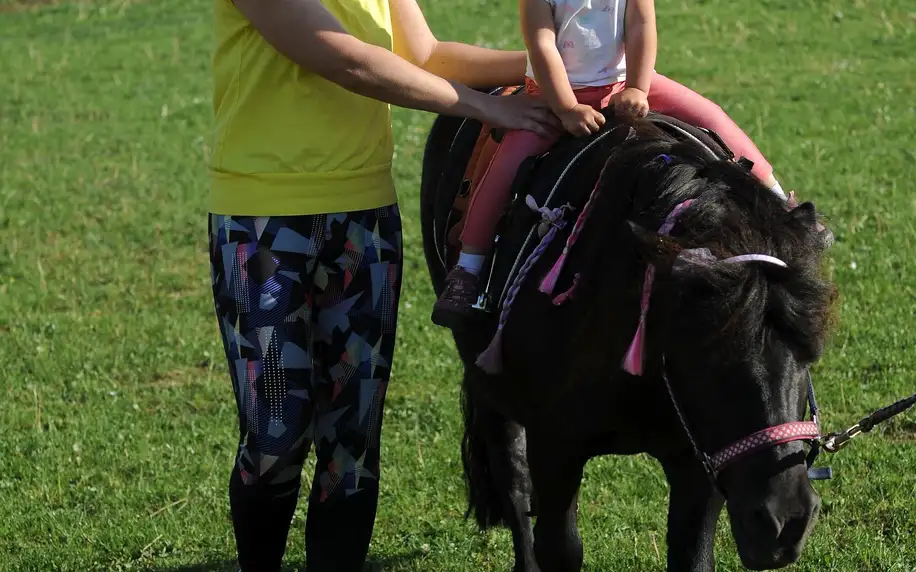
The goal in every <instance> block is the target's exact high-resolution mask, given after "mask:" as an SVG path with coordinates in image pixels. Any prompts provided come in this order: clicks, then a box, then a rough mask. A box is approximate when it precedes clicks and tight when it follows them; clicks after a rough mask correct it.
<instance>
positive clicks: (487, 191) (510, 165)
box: [432, 131, 556, 329]
mask: <svg viewBox="0 0 916 572" xmlns="http://www.w3.org/2000/svg"><path fill="white" fill-rule="evenodd" d="M555 140H556V139H555V138H553V137H551V138H546V139H544V138H541V137H539V136H538V135H536V134H534V133H532V132H530V131H509V132H508V133H506V134H505V136H504V137H503V140H502V142H501V143H500V145H499V147H498V148H497V149H496V152H495V153H494V154H493V159H492V161H490V164H489V166H488V167H487V170H486V172H484V174H483V177H481V179H480V183H479V186H478V188H477V192H476V193H475V194H474V197H473V198H472V199H471V203H470V204H469V205H468V210H467V212H466V213H465V217H466V220H465V224H464V231H463V232H462V233H461V246H462V248H461V254H460V255H459V258H458V264H457V265H456V266H455V268H453V269H452V270H451V271H450V272H449V273H448V276H446V279H445V289H444V291H443V292H442V294H441V295H440V296H439V298H438V299H437V300H436V303H435V305H434V306H433V314H432V321H433V323H435V324H437V325H439V326H444V327H448V328H452V329H454V328H457V327H460V326H461V324H462V323H463V322H464V320H465V319H466V318H467V317H468V314H469V313H470V312H471V306H472V305H473V304H474V302H475V301H476V300H477V276H478V275H479V274H480V271H481V269H482V268H483V262H484V259H485V258H486V254H487V253H488V252H489V250H490V246H491V245H492V243H493V238H494V236H495V234H496V223H497V221H498V220H499V216H500V214H501V213H502V211H503V209H505V207H506V203H508V202H509V191H510V189H511V187H512V181H513V180H514V179H515V174H516V172H517V171H518V168H519V166H520V165H521V164H522V161H524V160H525V158H526V157H529V156H531V155H537V154H540V153H543V152H544V151H546V150H547V149H549V148H550V146H551V145H552V144H553V142H554V141H555Z"/></svg>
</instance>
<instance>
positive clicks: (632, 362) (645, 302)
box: [623, 199, 789, 375]
mask: <svg viewBox="0 0 916 572" xmlns="http://www.w3.org/2000/svg"><path fill="white" fill-rule="evenodd" d="M691 204H693V199H688V200H686V201H684V202H682V203H678V204H677V206H675V207H674V208H673V209H672V210H671V212H670V213H668V216H667V217H665V222H664V223H663V224H662V226H661V228H659V229H658V234H660V235H663V236H667V235H668V234H669V233H670V232H671V229H672V228H674V225H675V223H676V222H677V219H678V217H679V216H680V215H681V213H682V212H684V210H685V209H686V208H687V207H689V206H690V205H691ZM684 254H693V255H695V256H692V258H693V257H698V258H701V259H712V260H715V257H714V256H712V254H711V253H710V252H709V251H708V250H706V249H696V250H692V251H684ZM723 262H728V263H744V262H765V263H767V264H774V265H776V266H781V267H782V268H788V267H789V265H788V264H786V263H785V262H784V261H782V260H780V259H778V258H776V257H775V256H769V255H767V254H741V255H738V256H732V257H730V258H726V259H725V260H723ZM654 281H655V265H653V264H649V265H648V267H646V275H645V278H644V280H643V289H642V300H641V302H640V312H639V325H638V326H637V327H636V333H635V334H634V335H633V341H631V342H630V347H629V348H627V353H626V355H625V356H624V358H623V369H624V370H625V371H626V372H627V373H629V374H631V375H642V372H643V353H644V351H645V345H646V343H645V339H646V315H647V314H648V313H649V298H650V297H651V295H652V283H653V282H654Z"/></svg>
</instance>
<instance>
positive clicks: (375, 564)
mask: <svg viewBox="0 0 916 572" xmlns="http://www.w3.org/2000/svg"><path fill="white" fill-rule="evenodd" d="M421 556H423V553H422V552H421V551H419V550H415V551H413V552H408V553H406V554H398V555H394V556H388V557H385V558H373V557H372V556H371V555H370V556H369V561H368V562H367V563H366V565H365V566H364V567H363V572H381V571H384V570H389V569H397V568H398V567H400V566H403V565H406V564H410V563H411V562H413V561H414V560H417V559H418V558H420V557H421ZM238 569H239V568H238V564H236V561H235V560H222V561H219V562H205V563H202V564H189V565H187V566H172V567H167V568H149V569H147V570H148V572H237V570H238ZM282 572H306V570H305V562H300V563H297V564H296V565H294V566H284V567H283V570H282Z"/></svg>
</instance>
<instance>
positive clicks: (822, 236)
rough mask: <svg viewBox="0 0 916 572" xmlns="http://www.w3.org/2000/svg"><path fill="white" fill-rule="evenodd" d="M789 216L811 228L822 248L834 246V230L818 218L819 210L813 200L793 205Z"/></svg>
mask: <svg viewBox="0 0 916 572" xmlns="http://www.w3.org/2000/svg"><path fill="white" fill-rule="evenodd" d="M789 217H790V218H792V219H794V220H797V221H798V222H799V223H800V224H801V225H802V226H804V227H805V228H807V229H809V230H810V232H811V233H812V234H815V235H816V236H817V238H818V244H819V245H820V246H821V247H822V248H830V247H831V246H833V243H834V241H835V238H834V236H833V232H831V231H830V229H829V228H827V227H825V226H824V225H823V224H821V222H820V220H818V216H817V211H816V210H815V208H814V203H812V202H811V201H806V202H803V203H802V204H800V205H798V206H795V207H792V210H790V211H789Z"/></svg>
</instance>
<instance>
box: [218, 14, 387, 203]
mask: <svg viewBox="0 0 916 572" xmlns="http://www.w3.org/2000/svg"><path fill="white" fill-rule="evenodd" d="M323 4H324V5H325V7H326V8H327V9H328V10H329V11H330V12H331V13H332V14H334V16H336V17H337V19H338V20H339V21H340V22H341V24H342V25H343V26H344V27H345V28H346V30H347V31H348V32H349V33H350V34H352V35H354V36H356V37H357V38H359V39H360V40H362V41H364V42H367V43H372V44H375V45H377V46H380V47H384V48H386V49H389V50H390V49H392V38H391V15H390V13H389V9H388V0H323ZM214 27H215V42H216V47H215V51H214V53H213V83H214V85H213V106H214V111H215V115H216V122H215V123H216V124H215V133H214V139H213V154H212V158H211V161H210V173H211V177H210V179H211V187H210V201H209V210H210V212H213V213H216V214H226V215H252V216H270V215H273V216H277V215H307V214H321V213H332V212H344V211H356V210H366V209H373V208H377V207H381V206H386V205H390V204H392V203H395V202H396V201H397V196H396V194H395V190H394V183H393V181H392V175H391V161H392V157H393V154H394V143H393V138H392V129H391V109H390V106H389V105H388V104H386V103H382V102H380V101H377V100H373V99H369V98H366V97H362V96H359V95H356V94H354V93H352V92H349V91H347V90H345V89H343V88H341V87H339V86H337V85H336V84H334V83H332V82H330V81H327V80H325V79H324V78H322V77H320V76H318V75H316V74H314V73H311V72H309V71H307V70H305V69H303V68H302V67H300V66H298V65H297V64H295V63H293V62H292V61H291V60H290V59H288V58H287V57H286V56H284V55H282V54H280V53H279V52H277V51H276V50H275V49H274V48H273V47H272V46H271V45H270V44H268V43H267V41H266V40H264V38H263V37H262V36H261V34H260V33H259V32H258V31H257V30H256V29H255V28H254V27H252V25H251V23H250V22H249V21H248V19H247V18H245V16H244V15H243V14H242V13H241V12H239V10H238V9H237V8H236V7H235V6H234V4H233V3H232V0H215V12H214Z"/></svg>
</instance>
